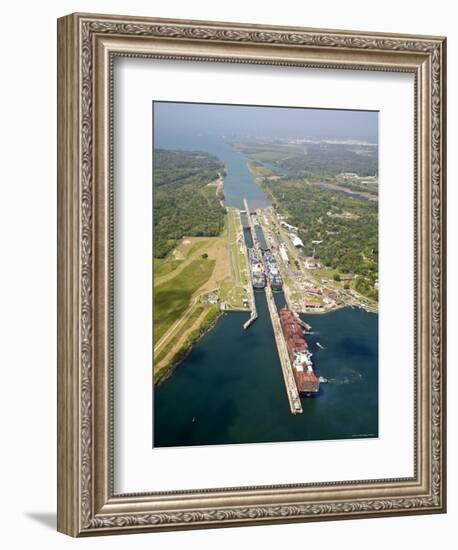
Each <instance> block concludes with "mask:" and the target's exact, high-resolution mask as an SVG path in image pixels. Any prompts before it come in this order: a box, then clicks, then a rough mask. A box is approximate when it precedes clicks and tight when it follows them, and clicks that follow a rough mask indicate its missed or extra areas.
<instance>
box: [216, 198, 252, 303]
mask: <svg viewBox="0 0 458 550" xmlns="http://www.w3.org/2000/svg"><path fill="white" fill-rule="evenodd" d="M226 238H227V244H228V251H229V256H230V265H231V273H230V277H228V278H226V279H225V280H224V281H222V282H221V285H220V299H221V301H222V302H225V303H226V304H227V306H228V309H230V310H242V309H244V308H243V300H244V299H248V298H249V296H248V291H247V289H248V288H249V285H250V275H249V273H248V267H247V258H246V250H245V248H244V246H243V245H244V240H243V228H242V220H241V218H240V212H239V211H238V209H237V208H228V209H227V224H226Z"/></svg>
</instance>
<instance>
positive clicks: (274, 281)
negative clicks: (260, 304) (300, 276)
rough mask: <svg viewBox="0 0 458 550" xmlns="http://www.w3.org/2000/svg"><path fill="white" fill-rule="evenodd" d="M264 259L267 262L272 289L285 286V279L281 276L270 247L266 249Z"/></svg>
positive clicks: (279, 288)
mask: <svg viewBox="0 0 458 550" xmlns="http://www.w3.org/2000/svg"><path fill="white" fill-rule="evenodd" d="M264 260H265V262H266V270H267V276H268V278H269V283H270V286H271V288H272V290H281V289H282V288H283V279H282V278H281V275H280V271H279V270H278V266H277V262H276V261H275V258H274V255H273V254H272V252H271V251H270V249H266V250H264Z"/></svg>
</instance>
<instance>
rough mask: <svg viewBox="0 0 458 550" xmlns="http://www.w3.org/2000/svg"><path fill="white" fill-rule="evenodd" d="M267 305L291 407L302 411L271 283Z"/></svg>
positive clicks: (293, 409) (268, 287)
mask: <svg viewBox="0 0 458 550" xmlns="http://www.w3.org/2000/svg"><path fill="white" fill-rule="evenodd" d="M266 298H267V306H268V308H269V313H270V319H271V321H272V328H273V330H274V335H275V343H276V344H277V351H278V357H279V358H280V365H281V370H282V373H283V379H284V381H285V387H286V393H287V395H288V401H289V407H290V409H291V412H292V413H293V414H301V413H302V404H301V400H300V397H299V392H298V390H297V385H296V380H295V379H294V375H293V368H292V366H291V361H290V360H289V354H288V348H287V347H286V341H285V337H284V335H283V331H282V328H281V324H280V317H279V316H278V311H277V306H276V305H275V300H274V296H273V293H272V289H271V288H270V286H269V285H267V286H266Z"/></svg>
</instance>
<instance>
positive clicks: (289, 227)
mask: <svg viewBox="0 0 458 550" xmlns="http://www.w3.org/2000/svg"><path fill="white" fill-rule="evenodd" d="M280 225H282V226H283V227H286V229H289V230H290V231H297V227H295V226H294V225H291V224H290V223H286V222H284V221H281V222H280Z"/></svg>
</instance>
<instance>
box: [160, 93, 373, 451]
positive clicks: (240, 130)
mask: <svg viewBox="0 0 458 550" xmlns="http://www.w3.org/2000/svg"><path fill="white" fill-rule="evenodd" d="M152 131H153V151H152V162H153V182H152V184H153V258H152V261H153V291H154V292H153V304H152V315H153V327H154V329H153V330H154V333H153V335H152V342H153V351H154V354H153V366H152V379H153V387H152V391H153V410H152V415H153V434H152V445H153V447H154V448H158V447H179V446H193V445H229V444H241V443H245V444H246V443H251V444H253V443H278V442H289V441H318V440H321V441H323V440H338V439H362V438H377V437H378V434H379V426H378V407H379V403H378V375H379V373H378V293H379V289H378V285H379V280H378V238H379V235H378V113H377V112H375V111H352V110H337V109H316V108H303V107H281V106H256V105H230V104H209V103H178V102H165V101H161V102H157V101H155V102H153V120H152Z"/></svg>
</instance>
